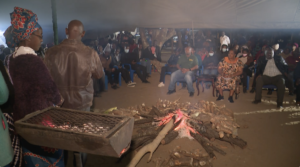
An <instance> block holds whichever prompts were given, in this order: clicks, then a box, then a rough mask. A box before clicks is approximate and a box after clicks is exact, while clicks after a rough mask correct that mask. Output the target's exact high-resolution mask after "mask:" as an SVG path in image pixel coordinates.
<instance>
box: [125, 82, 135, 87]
mask: <svg viewBox="0 0 300 167" xmlns="http://www.w3.org/2000/svg"><path fill="white" fill-rule="evenodd" d="M127 85H128V86H131V85H136V83H135V82H131V81H130V82H129V83H128V84H127Z"/></svg>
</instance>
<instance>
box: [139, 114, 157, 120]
mask: <svg viewBox="0 0 300 167" xmlns="http://www.w3.org/2000/svg"><path fill="white" fill-rule="evenodd" d="M138 115H139V116H141V117H144V118H152V119H153V118H154V116H153V115H147V114H138Z"/></svg>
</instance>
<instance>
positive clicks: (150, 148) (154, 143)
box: [128, 119, 174, 167]
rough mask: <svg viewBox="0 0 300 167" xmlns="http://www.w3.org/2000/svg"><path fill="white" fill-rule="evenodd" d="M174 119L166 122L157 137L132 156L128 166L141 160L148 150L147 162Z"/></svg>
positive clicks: (130, 166)
mask: <svg viewBox="0 0 300 167" xmlns="http://www.w3.org/2000/svg"><path fill="white" fill-rule="evenodd" d="M173 123H174V120H173V119H171V120H170V122H168V123H167V124H166V126H165V127H164V128H163V130H162V131H160V132H159V134H158V135H157V137H156V138H155V139H154V140H153V141H152V143H149V144H148V145H146V146H144V147H143V148H141V149H140V150H139V151H138V153H137V154H136V155H135V156H134V157H133V159H132V160H131V161H130V163H129V165H128V167H135V166H136V165H137V163H138V162H139V161H140V160H141V158H142V157H143V156H144V154H145V153H147V152H150V156H149V158H148V162H149V161H150V160H151V158H152V154H153V153H154V151H155V150H156V148H157V147H158V145H159V144H160V142H161V140H162V139H163V138H165V136H166V134H167V133H168V132H169V130H170V129H171V128H172V127H173Z"/></svg>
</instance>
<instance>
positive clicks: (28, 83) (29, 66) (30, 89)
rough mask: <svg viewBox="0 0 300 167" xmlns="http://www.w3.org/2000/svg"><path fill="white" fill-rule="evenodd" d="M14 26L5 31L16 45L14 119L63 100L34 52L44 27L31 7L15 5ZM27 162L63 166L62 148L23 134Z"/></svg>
mask: <svg viewBox="0 0 300 167" xmlns="http://www.w3.org/2000/svg"><path fill="white" fill-rule="evenodd" d="M10 17H11V24H12V25H11V26H10V27H9V28H8V29H7V30H6V31H5V33H4V36H5V38H6V44H7V45H8V47H10V48H13V47H15V48H16V49H15V52H14V53H13V54H12V56H10V58H9V60H8V67H9V68H8V69H9V74H10V77H11V81H12V83H13V86H14V89H15V93H14V97H15V100H14V106H13V119H14V120H15V121H17V120H20V119H22V118H23V117H24V116H26V115H27V114H30V113H32V112H35V111H37V110H42V109H45V108H47V107H50V106H54V105H59V104H61V96H60V93H59V91H58V89H57V87H56V85H55V83H54V81H53V80H52V78H51V76H50V73H49V71H48V70H47V68H46V66H45V65H44V63H43V61H42V60H41V59H40V58H39V57H38V56H37V54H36V53H35V52H36V51H38V50H39V48H40V46H41V43H42V42H43V35H42V34H43V30H42V28H41V27H40V25H39V24H38V23H37V21H38V18H37V15H36V14H34V13H33V12H32V11H30V10H27V9H23V8H19V7H15V8H14V11H13V12H12V13H11V14H10ZM21 147H22V151H23V160H24V161H23V164H24V166H28V167H32V166H40V167H41V166H58V167H61V166H64V161H63V160H64V156H63V150H60V149H56V148H47V147H40V146H35V145H32V144H30V143H29V142H27V141H26V140H25V139H23V138H21Z"/></svg>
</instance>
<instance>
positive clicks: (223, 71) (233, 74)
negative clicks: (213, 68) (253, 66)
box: [216, 50, 243, 103]
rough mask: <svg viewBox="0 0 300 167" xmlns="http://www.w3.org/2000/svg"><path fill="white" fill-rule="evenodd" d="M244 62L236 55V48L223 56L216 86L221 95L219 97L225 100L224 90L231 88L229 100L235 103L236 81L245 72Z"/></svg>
mask: <svg viewBox="0 0 300 167" xmlns="http://www.w3.org/2000/svg"><path fill="white" fill-rule="evenodd" d="M242 68H243V63H242V61H241V60H239V59H238V58H237V57H235V52H234V50H230V51H229V52H228V57H225V58H223V59H222V60H221V61H220V63H219V66H218V72H219V76H218V77H217V82H216V88H217V90H218V91H219V93H220V95H219V97H218V99H217V101H219V100H224V96H223V90H224V89H229V90H230V93H229V98H228V101H229V102H230V103H233V102H234V101H233V94H234V92H235V91H236V89H235V88H236V82H237V81H238V80H239V79H240V75H241V74H242V72H243V69H242Z"/></svg>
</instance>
